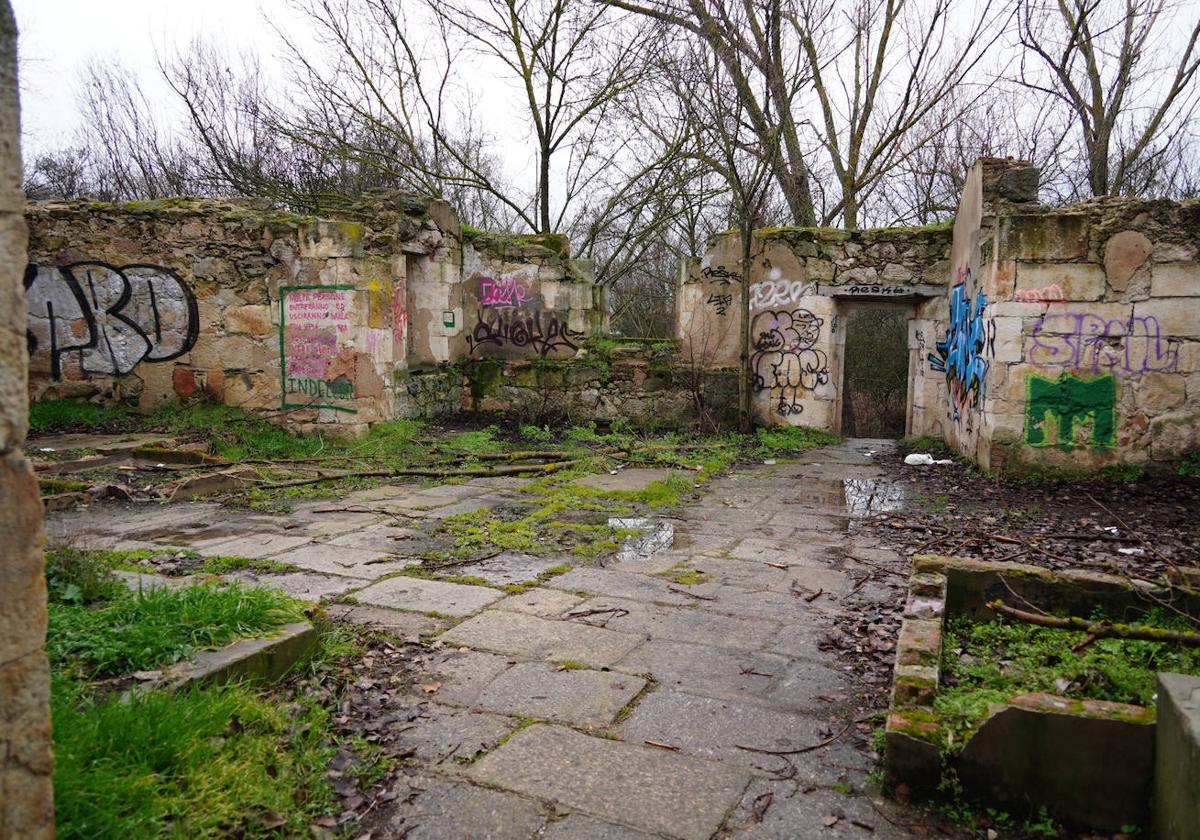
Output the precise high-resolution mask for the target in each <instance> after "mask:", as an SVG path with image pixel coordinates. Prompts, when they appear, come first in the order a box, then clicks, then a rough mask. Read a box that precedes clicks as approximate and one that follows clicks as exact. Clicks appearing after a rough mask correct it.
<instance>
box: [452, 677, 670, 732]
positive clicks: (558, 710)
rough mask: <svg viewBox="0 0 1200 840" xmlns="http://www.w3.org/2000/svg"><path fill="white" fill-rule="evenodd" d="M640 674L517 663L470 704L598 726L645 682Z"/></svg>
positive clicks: (539, 717) (500, 711) (516, 713)
mask: <svg viewBox="0 0 1200 840" xmlns="http://www.w3.org/2000/svg"><path fill="white" fill-rule="evenodd" d="M645 685H646V681H645V680H644V679H642V678H641V677H635V676H630V675H625V674H612V673H605V672H602V671H591V670H586V669H578V668H560V667H558V666H556V665H551V664H546V663H543V662H520V663H517V664H516V665H513V666H512V667H511V668H509V669H508V670H506V671H504V672H503V673H502V674H499V675H498V676H497V677H496V678H495V679H494V680H492V681H491V682H490V683H488V685H487V686H486V687H485V688H484V689H483V691H481V692H480V694H479V697H478V698H477V699H476V701H475V705H477V706H479V707H480V708H482V709H486V710H488V711H492V712H499V713H501V714H509V715H520V716H522V717H529V718H535V719H537V720H548V721H556V722H558V723H566V724H570V725H572V726H580V727H585V728H597V727H601V726H606V725H608V724H610V723H612V722H613V720H614V719H615V718H616V716H617V714H618V713H619V712H620V711H621V709H622V708H623V707H624V706H625V705H626V704H627V703H629V701H631V700H632V699H633V698H634V697H635V696H637V694H638V693H639V692H640V691H641V690H642V689H643V688H644V687H645Z"/></svg>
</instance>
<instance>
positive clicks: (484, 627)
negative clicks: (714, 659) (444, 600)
mask: <svg viewBox="0 0 1200 840" xmlns="http://www.w3.org/2000/svg"><path fill="white" fill-rule="evenodd" d="M500 594H503V593H500ZM443 638H444V639H445V640H446V642H447V643H449V644H455V645H466V646H468V647H473V648H479V649H481V650H492V651H496V652H498V653H506V654H512V655H515V656H523V657H526V658H529V659H545V660H550V661H554V662H566V661H574V662H582V663H583V664H585V665H589V666H591V667H593V668H607V667H609V666H610V665H612V664H613V663H615V662H616V661H617V660H618V659H620V658H621V657H623V656H625V654H627V653H629V651H631V650H632V649H633V648H635V647H636V646H637V645H638V644H639V643H640V642H641V641H642V638H641V637H640V636H634V635H631V634H629V633H618V632H616V631H615V630H605V629H603V628H600V627H592V626H590V625H587V624H580V623H577V622H573V621H551V620H548V619H544V618H538V617H537V616H533V615H526V614H524V613H517V612H507V611H501V610H486V611H484V612H483V613H482V614H480V615H477V616H475V617H474V618H471V619H469V620H467V621H464V622H463V623H462V624H460V625H458V626H457V627H455V628H453V629H452V630H450V631H449V632H448V633H447V634H446V635H445V636H444V637H443Z"/></svg>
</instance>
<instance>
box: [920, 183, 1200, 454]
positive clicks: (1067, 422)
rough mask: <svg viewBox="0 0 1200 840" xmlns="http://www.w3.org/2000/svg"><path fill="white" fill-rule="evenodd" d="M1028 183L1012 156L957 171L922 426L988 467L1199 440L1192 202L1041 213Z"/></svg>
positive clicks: (1196, 227) (1163, 449)
mask: <svg viewBox="0 0 1200 840" xmlns="http://www.w3.org/2000/svg"><path fill="white" fill-rule="evenodd" d="M1018 179H1022V180H1023V183H1024V187H1021V188H1014V185H1015V183H1016V181H1017V180H1018ZM1030 183H1032V184H1033V190H1034V192H1033V194H1031V193H1030V190H1029V187H1028V185H1029V184H1030ZM1018 186H1019V185H1018ZM1035 191H1036V172H1034V171H1033V170H1032V168H1031V167H1029V165H1028V164H1024V163H1021V162H1011V161H1007V162H1006V161H989V160H984V161H981V162H980V164H977V165H976V167H975V168H974V169H973V170H972V172H971V176H970V177H969V178H968V185H967V189H966V191H965V192H964V196H963V200H962V202H961V204H960V208H959V215H958V220H957V222H956V225H955V244H954V253H955V257H954V258H955V266H954V277H953V282H952V284H951V286H950V288H949V291H948V295H947V298H946V302H945V309H944V310H942V311H940V312H938V313H937V314H938V315H939V316H940V317H939V318H936V319H934V318H931V319H930V320H929V321H928V322H926V324H924V325H923V326H927V327H928V328H929V329H930V334H931V337H932V343H933V347H932V348H930V353H929V354H928V357H927V359H928V361H929V365H928V367H927V368H926V372H925V373H926V375H925V377H924V380H925V381H924V382H922V383H921V385H920V390H921V391H922V392H923V393H925V394H926V395H927V397H926V399H925V400H924V402H923V405H922V407H921V412H920V418H919V422H918V423H917V425H918V426H919V430H920V431H922V432H933V433H940V434H942V435H944V437H945V438H946V439H947V440H948V441H950V442H951V443H952V444H953V445H954V446H955V448H956V449H958V450H959V451H961V452H964V453H966V454H968V455H971V456H972V457H974V458H975V459H976V460H978V461H979V462H980V464H982V465H983V466H985V467H994V468H999V467H1004V466H1007V467H1010V468H1012V467H1019V466H1021V465H1024V464H1029V463H1038V464H1053V465H1060V466H1067V467H1079V468H1094V467H1098V466H1103V465H1105V464H1109V463H1117V462H1120V463H1147V462H1155V461H1174V460H1176V459H1178V458H1179V457H1180V456H1182V455H1183V454H1184V453H1186V452H1188V451H1190V450H1194V449H1197V448H1200V263H1198V262H1197V256H1198V254H1200V202H1196V201H1186V202H1181V203H1177V202H1171V201H1164V200H1147V199H1126V198H1112V199H1094V200H1092V201H1089V202H1085V203H1083V204H1079V205H1074V206H1071V207H1064V208H1057V209H1050V208H1045V207H1041V206H1039V205H1037V204H1036V203H1034V202H1033V201H1032V200H1031V199H1032V197H1033V195H1035V194H1036V192H1035ZM920 326H922V325H918V328H919V327H920Z"/></svg>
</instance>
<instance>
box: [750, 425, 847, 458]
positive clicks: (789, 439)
mask: <svg viewBox="0 0 1200 840" xmlns="http://www.w3.org/2000/svg"><path fill="white" fill-rule="evenodd" d="M757 433H758V445H757V446H756V447H755V448H754V453H755V454H756V455H758V456H760V457H762V456H765V457H770V456H772V455H780V454H787V453H793V452H803V451H804V450H806V449H815V448H816V447H818V446H831V445H833V444H835V443H837V442H838V441H840V440H841V438H839V437H838V436H837V435H835V434H833V433H832V432H827V431H825V430H823V429H810V428H809V427H807V426H764V427H763V428H761V429H758V431H757Z"/></svg>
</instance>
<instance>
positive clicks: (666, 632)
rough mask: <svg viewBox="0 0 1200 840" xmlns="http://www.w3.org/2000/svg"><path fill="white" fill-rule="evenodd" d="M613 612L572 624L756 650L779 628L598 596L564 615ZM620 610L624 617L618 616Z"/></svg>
mask: <svg viewBox="0 0 1200 840" xmlns="http://www.w3.org/2000/svg"><path fill="white" fill-rule="evenodd" d="M601 609H615V610H617V612H615V613H597V614H595V615H590V616H588V615H585V616H581V617H579V618H577V619H572V620H575V621H579V622H582V623H584V624H593V625H597V626H604V627H607V628H608V629H609V630H621V631H623V632H626V633H637V634H639V635H644V636H648V637H650V638H652V639H673V640H675V641H680V642H689V641H699V640H702V641H703V642H704V644H706V645H712V646H714V647H728V648H739V649H743V650H757V649H760V648H763V647H766V646H767V645H768V644H770V643H772V642H773V641H774V640H775V639H776V637H777V636H778V635H779V630H780V624H779V623H778V622H775V621H767V620H763V619H758V618H748V617H745V616H729V615H720V614H714V613H706V612H702V611H700V610H698V609H695V608H694V607H663V606H658V605H657V604H646V603H644V602H642V601H629V600H625V599H623V598H611V597H608V596H598V597H594V598H589V599H588V600H586V601H584V602H583V603H582V604H580V605H579V606H577V607H575V608H574V609H572V610H570V611H568V612H567V613H565V614H564V617H565V618H566V617H570V614H571V613H574V612H585V611H588V610H601ZM621 610H624V611H625V612H626V613H627V614H625V615H622V614H621V613H620V611H621Z"/></svg>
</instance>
